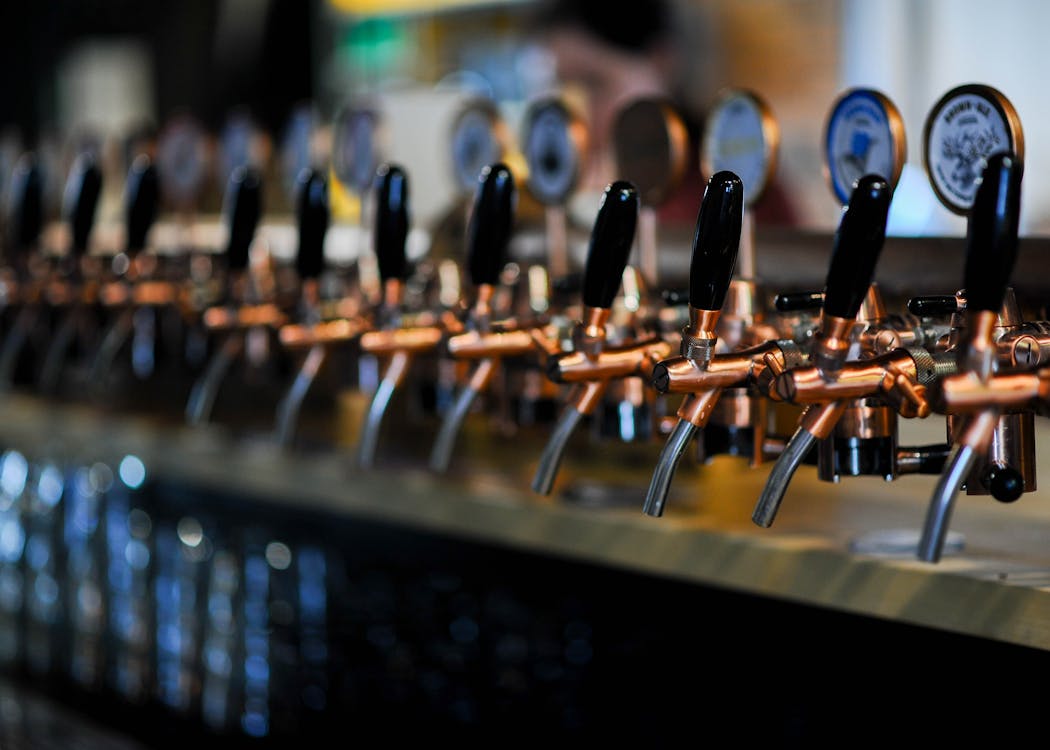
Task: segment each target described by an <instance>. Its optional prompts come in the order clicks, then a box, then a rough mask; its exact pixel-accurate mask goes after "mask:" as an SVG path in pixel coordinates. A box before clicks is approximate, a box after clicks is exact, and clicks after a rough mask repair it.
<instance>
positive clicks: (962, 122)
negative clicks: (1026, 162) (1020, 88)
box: [925, 84, 1024, 214]
mask: <svg viewBox="0 0 1050 750" xmlns="http://www.w3.org/2000/svg"><path fill="white" fill-rule="evenodd" d="M1023 144H1024V141H1023V136H1022V134H1021V128H1020V122H1019V120H1018V118H1017V114H1016V112H1015V111H1014V109H1013V105H1011V104H1010V102H1009V101H1008V100H1007V99H1006V97H1004V96H1003V95H1002V94H1001V93H999V92H998V91H996V90H995V89H993V88H991V87H989V86H982V85H977V84H974V85H968V86H960V87H958V88H955V89H952V90H951V91H949V92H948V93H947V94H945V95H944V96H943V97H942V98H941V100H940V101H939V102H938V103H937V104H936V105H935V106H934V108H933V109H932V110H931V111H930V114H929V116H928V118H927V120H926V142H925V160H926V171H927V173H928V174H929V177H930V184H931V185H932V187H933V190H934V192H935V193H936V194H937V197H938V198H939V199H940V201H941V202H942V203H943V204H944V205H945V206H946V207H947V208H948V209H949V210H951V211H954V212H955V213H959V214H963V213H966V212H968V211H969V210H970V207H971V206H972V205H973V201H974V197H975V196H976V194H977V178H978V177H980V174H981V170H982V169H983V167H984V164H985V160H986V159H987V158H988V157H989V156H991V155H992V154H995V153H998V152H1001V151H1013V152H1014V153H1016V154H1017V155H1018V157H1020V158H1023V154H1022V153H1020V151H1021V150H1022V149H1023Z"/></svg>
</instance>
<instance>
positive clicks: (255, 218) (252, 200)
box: [226, 165, 262, 271]
mask: <svg viewBox="0 0 1050 750" xmlns="http://www.w3.org/2000/svg"><path fill="white" fill-rule="evenodd" d="M261 215H262V177H261V176H260V174H259V170H257V169H256V168H255V167H251V166H246V165H242V166H239V167H237V168H236V169H234V170H233V172H231V173H230V181H229V184H228V185H227V187H226V220H227V221H228V222H229V229H230V237H229V240H228V241H227V243H226V266H227V268H229V269H230V270H231V271H243V270H244V269H245V268H247V267H248V251H249V249H250V248H251V245H252V240H253V239H254V238H255V230H256V228H257V227H258V226H259V217H260V216H261Z"/></svg>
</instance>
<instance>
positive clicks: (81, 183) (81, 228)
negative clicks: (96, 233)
mask: <svg viewBox="0 0 1050 750" xmlns="http://www.w3.org/2000/svg"><path fill="white" fill-rule="evenodd" d="M101 194H102V170H101V169H99V166H98V163H97V162H96V161H95V158H94V157H93V156H91V155H90V154H87V153H83V154H80V155H79V156H78V157H77V159H76V161H74V162H73V167H72V169H71V170H70V172H69V177H68V178H67V179H66V186H65V191H64V193H63V203H64V211H63V213H64V214H65V215H66V217H67V220H68V221H69V224H70V230H71V234H72V240H73V241H72V245H71V247H70V254H71V255H72V256H73V257H74V258H77V259H79V258H81V257H83V256H84V255H86V254H87V250H88V241H89V239H90V236H91V230H92V228H93V227H94V225H95V211H96V209H97V208H98V199H99V196H100V195H101ZM74 273H75V271H74Z"/></svg>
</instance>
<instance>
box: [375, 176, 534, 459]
mask: <svg viewBox="0 0 1050 750" xmlns="http://www.w3.org/2000/svg"><path fill="white" fill-rule="evenodd" d="M516 197H517V191H516V186H515V183H514V175H513V173H512V172H511V170H510V168H509V167H508V166H507V165H505V164H503V163H502V162H497V163H495V164H490V165H488V166H486V167H484V168H483V169H482V170H481V173H480V175H479V176H478V180H477V191H476V193H475V199H474V206H473V210H472V211H471V217H470V225H469V230H468V233H467V238H468V239H467V242H468V256H467V264H468V267H469V268H468V270H469V272H470V278H471V280H472V281H473V282H474V284H475V286H476V289H475V295H476V298H475V302H474V305H473V306H472V307H471V308H470V310H469V311H468V312H467V313H466V323H464V322H463V321H461V320H459V319H456V318H455V316H449V315H446V316H443V317H442V318H441V319H439V320H436V321H432V322H429V323H428V324H425V325H419V324H418V321H415V322H416V323H417V324H416V325H407V326H406V325H401V324H398V325H394V326H391V327H388V328H384V329H382V330H376V331H369V332H368V333H366V334H364V335H363V336H362V337H361V349H362V351H365V352H368V353H371V354H374V355H388V356H389V362H388V363H387V366H386V370H385V371H384V373H383V378H382V380H381V381H380V383H379V386H378V387H377V388H376V391H375V393H374V394H373V396H372V401H371V403H370V404H369V407H368V414H367V417H366V420H365V425H364V428H363V430H362V432H361V438H360V443H359V445H358V455H357V460H358V465H359V466H360V467H362V468H371V467H372V465H373V464H374V462H375V453H376V448H377V445H378V440H379V431H380V428H381V427H382V422H383V416H384V414H385V413H386V410H387V407H388V406H389V404H390V400H391V398H392V396H393V395H394V392H395V391H396V390H397V389H398V388H399V387H400V386H401V384H402V383H403V382H404V379H405V377H406V375H407V374H408V369H409V366H410V364H411V362H412V359H413V358H414V357H416V356H418V355H420V354H424V353H428V352H434V351H436V350H437V347H438V346H439V344H441V342H442V341H444V340H445V338H446V336H447V335H449V334H452V335H455V334H458V333H462V332H464V330H465V328H466V327H470V328H473V329H474V330H477V331H483V332H488V331H489V330H490V324H491V321H492V316H493V312H494V310H493V307H492V304H493V298H494V296H495V292H496V284H497V282H498V280H499V273H500V270H501V268H502V265H503V260H504V249H505V247H506V245H507V243H508V242H509V238H510V232H511V226H512V224H513V219H514V210H515V203H516ZM494 368H495V362H493V363H492V364H491V365H489V364H486V362H485V361H483V362H482V363H481V364H480V365H479V367H478V371H476V372H475V373H474V376H473V377H472V380H471V384H468V386H467V387H466V388H465V389H464V390H463V391H462V392H461V394H460V396H459V397H458V398H457V401H456V404H455V405H454V406H453V412H455V411H456V410H457V409H458V410H461V411H462V412H463V416H465V414H466V411H467V410H468V409H469V408H470V405H471V404H472V403H473V400H474V398H475V397H476V396H477V393H479V392H480V391H481V390H483V389H484V387H485V386H486V385H487V382H486V381H487V378H489V377H491V371H492V370H493V369H494ZM463 416H460V417H456V416H454V414H453V413H450V415H449V416H448V417H446V424H447V425H448V426H447V427H443V432H444V433H445V434H446V435H447V436H446V437H439V439H438V442H437V443H436V444H435V446H438V445H440V446H441V447H440V450H441V451H447V455H450V454H451V450H452V443H453V442H454V438H455V435H456V432H457V431H458V427H459V423H460V422H461V421H462V419H463ZM435 450H439V448H438V447H435ZM446 462H447V459H446Z"/></svg>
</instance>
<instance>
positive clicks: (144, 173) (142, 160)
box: [124, 154, 160, 256]
mask: <svg viewBox="0 0 1050 750" xmlns="http://www.w3.org/2000/svg"><path fill="white" fill-rule="evenodd" d="M159 207H160V180H159V179H158V177H157V167H156V165H154V164H153V161H152V160H151V159H150V158H149V157H148V156H147V155H146V154H139V155H138V156H136V157H135V160H134V161H133V162H132V163H131V169H130V170H128V180H127V185H126V187H125V192H124V211H125V222H126V227H127V238H126V241H125V248H126V250H127V253H128V255H129V256H134V255H137V254H138V253H140V252H141V251H142V250H143V248H145V247H146V237H147V235H148V234H149V230H150V228H152V226H153V222H154V221H155V220H156V218H157V211H158V209H159Z"/></svg>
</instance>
